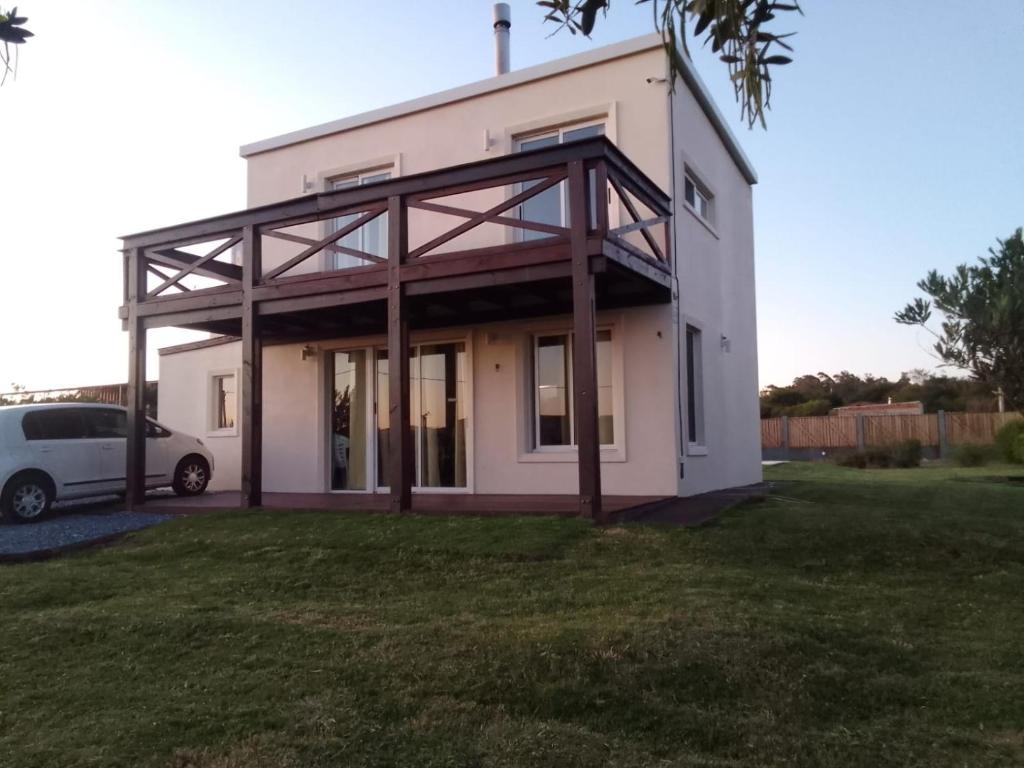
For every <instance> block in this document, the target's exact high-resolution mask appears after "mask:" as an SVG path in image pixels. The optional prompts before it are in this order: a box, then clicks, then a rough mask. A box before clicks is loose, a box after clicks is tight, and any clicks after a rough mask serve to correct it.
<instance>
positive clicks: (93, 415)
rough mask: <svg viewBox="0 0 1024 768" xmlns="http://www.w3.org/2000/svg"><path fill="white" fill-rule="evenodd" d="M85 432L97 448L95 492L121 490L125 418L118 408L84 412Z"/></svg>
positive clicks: (122, 488)
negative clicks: (98, 467) (87, 431)
mask: <svg viewBox="0 0 1024 768" xmlns="http://www.w3.org/2000/svg"><path fill="white" fill-rule="evenodd" d="M86 422H87V423H88V425H89V432H90V434H91V435H92V437H93V439H94V440H96V442H97V444H98V446H99V457H100V469H99V474H98V476H97V483H96V492H97V493H114V492H117V491H122V490H124V486H125V480H124V478H125V456H126V452H127V442H128V415H127V414H126V413H125V412H124V411H122V410H121V409H119V408H90V409H89V410H88V411H87V412H86Z"/></svg>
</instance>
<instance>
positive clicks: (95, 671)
mask: <svg viewBox="0 0 1024 768" xmlns="http://www.w3.org/2000/svg"><path fill="white" fill-rule="evenodd" d="M1010 472H1011V470H1009V469H1008V468H993V467H983V468H980V469H972V470H954V469H943V468H928V469H919V470H882V471H861V470H854V469H840V468H835V467H830V466H820V465H818V466H811V465H803V464H799V465H798V464H791V465H785V466H780V467H776V468H772V469H771V470H770V471H769V473H768V476H769V478H770V479H771V480H773V481H775V482H776V487H775V492H774V494H773V496H772V497H771V498H769V499H768V500H767V501H764V502H760V503H752V504H747V505H744V506H742V507H740V508H737V509H735V510H733V511H731V512H729V513H727V514H726V515H725V516H724V518H723V519H722V520H720V521H719V522H718V523H717V524H715V525H711V526H707V527H704V528H701V529H697V530H681V529H663V528H647V527H640V526H625V527H610V528H605V529H599V528H593V527H591V526H589V525H587V524H585V523H583V522H580V521H575V520H557V519H497V520H485V519H470V518H461V519H438V518H423V517H412V518H396V517H390V516H362V515H333V514H326V513H295V514H281V513H276V514H275V513H262V512H252V513H224V514H215V515H210V516H207V517H198V518H192V519H182V520H176V521H174V522H171V523H168V524H165V525H162V526H159V527H157V528H154V529H150V530H147V531H144V532H141V533H138V534H134V535H132V536H131V537H130V538H128V539H126V540H125V541H123V542H122V543H120V544H118V545H116V546H113V547H108V548H105V549H98V550H94V551H89V552H83V553H79V554H77V555H74V556H68V557H66V558H62V559H58V560H52V561H48V562H45V563H36V564H28V565H15V566H4V567H2V568H0V765H2V766H4V767H5V768H8V767H9V768H22V767H23V766H72V765H76V766H77V765H89V766H132V767H133V768H134V767H135V766H173V767H174V768H185V767H186V766H195V767H196V768H243V767H245V768H249V767H251V766H259V767H263V768H270V767H271V766H273V767H274V768H277V767H278V766H370V765H372V766H402V767H403V768H404V767H406V766H453V767H465V768H469V767H470V766H552V767H556V766H557V767H558V768H563V767H565V766H592V765H593V766H596V765H601V766H604V765H609V766H645V767H646V766H758V767H760V766H782V765H785V766H814V767H818V766H840V765H841V766H871V767H872V768H876V767H877V766H909V765H918V766H929V768H932V767H934V766H982V765H984V766H992V765H1007V766H1009V765H1017V766H1019V765H1022V764H1024V485H1020V484H1013V483H1007V482H1005V481H1004V482H997V481H996V480H998V478H996V479H995V480H993V479H991V478H992V476H1002V477H1003V478H1005V476H1006V475H1007V474H1009V473H1010ZM1022 474H1024V473H1022Z"/></svg>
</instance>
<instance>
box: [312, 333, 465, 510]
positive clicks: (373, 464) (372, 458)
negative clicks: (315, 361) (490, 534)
mask: <svg viewBox="0 0 1024 768" xmlns="http://www.w3.org/2000/svg"><path fill="white" fill-rule="evenodd" d="M460 343H461V344H463V345H464V349H465V356H466V362H465V365H466V367H465V377H466V379H465V398H466V405H465V415H466V436H465V443H466V485H465V486H421V485H417V484H416V482H414V483H413V487H412V489H413V491H414V492H415V493H473V489H474V487H475V478H474V472H473V465H474V462H473V455H474V429H473V425H474V421H475V419H474V416H475V409H476V403H475V401H474V398H473V333H472V331H469V332H467V333H465V334H463V335H450V334H446V335H438V336H436V337H435V336H432V335H427V336H425V337H423V338H420V337H416V338H414V339H412V340H411V341H410V347H414V348H416V347H423V346H429V345H435V344H460ZM379 350H385V351H386V350H387V340H386V339H376V340H374V341H372V342H369V343H367V342H363V343H358V344H346V345H340V346H337V347H331V348H329V349H326V350H325V351H324V357H323V360H324V366H323V367H324V375H323V377H322V379H323V382H324V390H325V391H324V396H323V397H322V398H321V402H322V403H323V404H324V411H323V413H322V416H321V419H320V423H321V427H322V428H323V429H324V439H323V440H321V445H322V450H323V451H324V458H325V461H324V487H325V488H326V490H327V492H328V493H352V494H361V493H362V494H365V493H380V494H387V493H390V492H391V487H390V486H388V485H378V484H377V482H378V480H379V478H378V472H377V455H378V454H377V451H378V442H379V429H378V428H377V408H378V402H377V401H378V398H379V396H380V393H379V391H378V386H377V352H378V351H379ZM358 351H363V352H365V353H366V356H367V360H368V365H367V366H366V371H365V372H364V377H365V379H366V380H367V381H366V382H365V385H366V387H367V390H366V392H367V394H368V396H367V398H366V401H367V402H366V410H367V413H366V419H367V421H366V423H367V425H370V429H368V430H367V432H368V435H367V438H366V440H367V446H366V449H367V457H368V459H367V472H368V475H370V476H368V477H367V478H366V483H365V485H366V488H365V489H360V490H347V489H334V488H332V487H331V485H332V482H331V479H332V475H331V470H332V469H333V465H332V456H333V453H332V450H333V446H332V443H331V440H332V431H331V428H330V423H329V422H330V419H331V418H332V417H333V409H334V402H333V397H334V354H335V353H336V352H358ZM380 405H381V406H383V407H385V408H386V407H388V406H389V403H381V404H380ZM413 450H414V451H417V450H418V448H417V447H416V446H415V444H414V446H413ZM414 466H416V467H417V469H416V474H417V477H416V478H414V480H415V481H417V482H418V480H419V469H418V465H417V464H416V462H415V460H414Z"/></svg>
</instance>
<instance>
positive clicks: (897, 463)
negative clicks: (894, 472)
mask: <svg viewBox="0 0 1024 768" xmlns="http://www.w3.org/2000/svg"><path fill="white" fill-rule="evenodd" d="M890 459H891V461H892V465H893V466H894V467H903V468H905V469H906V468H909V467H919V466H921V441H920V440H913V439H911V440H904V441H903V442H901V443H897V444H896V445H894V446H893V447H892V449H891V451H890Z"/></svg>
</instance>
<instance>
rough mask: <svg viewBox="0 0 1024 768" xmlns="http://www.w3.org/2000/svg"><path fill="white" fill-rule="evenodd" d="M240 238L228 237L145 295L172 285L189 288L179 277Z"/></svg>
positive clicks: (151, 294)
mask: <svg viewBox="0 0 1024 768" xmlns="http://www.w3.org/2000/svg"><path fill="white" fill-rule="evenodd" d="M241 240H242V238H241V237H240V236H239V237H232V238H229V239H228V240H226V241H224V242H223V243H221V244H220V245H218V246H217V247H216V248H214V249H213V250H212V251H210V252H209V253H208V254H206V255H205V256H203V257H202V258H201V259H199V261H194V262H192V263H191V264H189V265H188V266H187V267H185V268H184V269H182V270H181V271H180V272H178V273H177V274H176V275H172V276H170V277H167V279H166V280H164V282H162V283H160V285H158V286H157V287H156V288H154V289H153V290H152V291H150V292H149V293H148V294H146V295H147V296H159V295H160V294H161V293H163V292H164V291H165V290H166V289H167V288H169V287H170V286H172V285H176V286H178V287H179V288H181V289H182V290H183V291H187V290H189V289H188V288H186V287H185V286H184V285H182V284H181V283H180V282H179V281H180V280H181V278H183V277H185V276H186V275H189V274H191V273H192V272H195V271H196V270H197V269H199V268H201V267H202V266H203V265H204V264H206V263H207V262H210V261H213V260H214V259H216V258H217V257H218V256H220V255H221V254H222V253H224V251H226V250H228V249H230V248H234V247H235V246H236V245H238V243H239V242H241Z"/></svg>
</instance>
